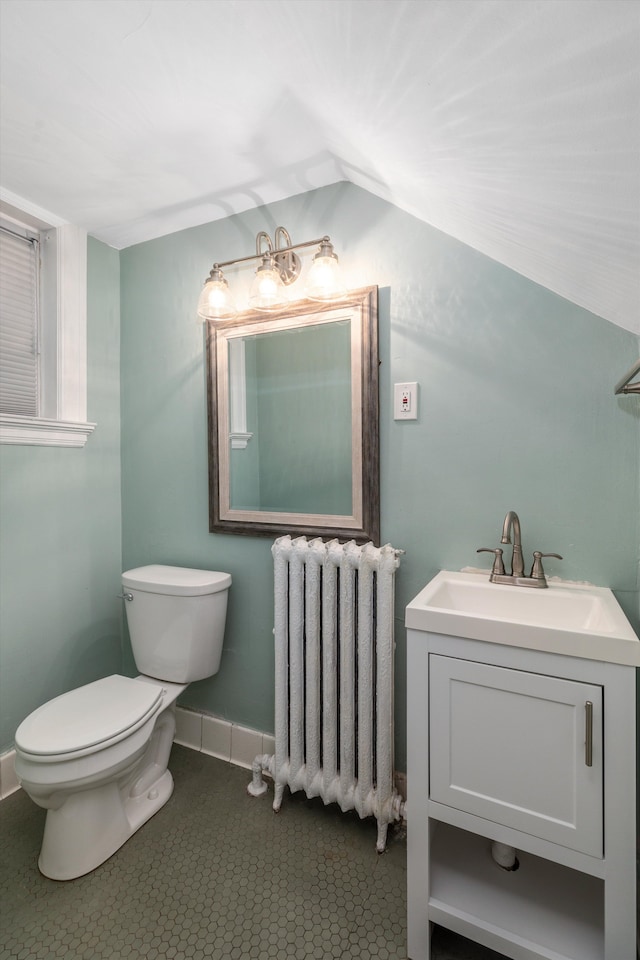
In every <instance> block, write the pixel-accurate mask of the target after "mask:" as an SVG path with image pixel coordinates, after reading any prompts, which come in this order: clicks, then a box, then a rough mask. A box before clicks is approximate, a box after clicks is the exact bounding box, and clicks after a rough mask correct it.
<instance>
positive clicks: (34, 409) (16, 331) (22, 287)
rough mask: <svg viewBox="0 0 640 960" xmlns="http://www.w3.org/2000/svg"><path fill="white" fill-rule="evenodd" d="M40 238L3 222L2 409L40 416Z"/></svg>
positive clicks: (0, 295) (0, 260)
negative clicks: (7, 227) (11, 228)
mask: <svg viewBox="0 0 640 960" xmlns="http://www.w3.org/2000/svg"><path fill="white" fill-rule="evenodd" d="M38 263H39V256H38V241H37V239H36V238H34V237H29V236H24V237H23V236H20V235H19V234H17V233H14V232H13V231H11V230H7V229H6V228H5V227H2V226H0V412H2V413H9V414H17V415H22V416H29V417H36V416H38Z"/></svg>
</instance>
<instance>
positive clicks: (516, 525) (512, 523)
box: [476, 510, 562, 587]
mask: <svg viewBox="0 0 640 960" xmlns="http://www.w3.org/2000/svg"><path fill="white" fill-rule="evenodd" d="M512 530H513V551H512V554H511V573H507V572H506V571H505V569H504V563H503V560H502V554H503V550H502V547H495V548H494V547H479V549H478V550H477V551H476V552H477V553H493V554H494V556H495V559H494V561H493V567H492V569H491V574H490V576H489V580H490V582H491V583H506V584H509V585H511V586H514V587H546V586H547V578H546V576H545V573H544V570H543V569H542V558H543V557H555V558H556V559H557V560H562V557H561V556H560V554H559V553H541V552H540V550H534V551H533V566H532V567H531V573H530V574H529V576H528V577H525V575H524V560H523V557H522V533H521V530H520V518H519V516H518V514H517V513H516V512H515V510H509V512H508V513H507V515H506V517H505V518H504V524H503V526H502V536H501V538H500V543H511V531H512Z"/></svg>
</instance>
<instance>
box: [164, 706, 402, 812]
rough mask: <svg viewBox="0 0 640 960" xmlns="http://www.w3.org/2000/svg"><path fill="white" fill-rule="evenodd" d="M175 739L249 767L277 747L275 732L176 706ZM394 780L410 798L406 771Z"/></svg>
mask: <svg viewBox="0 0 640 960" xmlns="http://www.w3.org/2000/svg"><path fill="white" fill-rule="evenodd" d="M174 742H175V743H179V744H180V745H181V746H183V747H190V748H191V749H192V750H199V751H200V752H201V753H207V754H209V756H211V757H218V759H220V760H226V761H227V762H228V763H233V764H235V765H236V766H239V767H246V768H247V769H249V770H250V769H251V766H252V764H253V761H254V759H255V757H257V756H259V755H260V754H265V753H266V754H267V755H269V756H271V755H272V754H273V753H275V749H276V745H275V738H274V736H273V734H271V733H263V732H262V731H260V730H253V729H251V728H250V727H243V726H240V725H238V724H235V723H230V722H229V721H228V720H222V719H221V718H220V717H214V716H212V715H211V714H207V713H201V712H200V711H198V710H191V709H189V708H187V707H176V735H175V738H174ZM267 776H268V774H267ZM393 780H394V785H395V788H396V790H397V791H398V793H399V794H400V796H401V797H402V799H403V800H406V799H407V775H406V773H400V772H398V771H396V772H395V773H394V776H393Z"/></svg>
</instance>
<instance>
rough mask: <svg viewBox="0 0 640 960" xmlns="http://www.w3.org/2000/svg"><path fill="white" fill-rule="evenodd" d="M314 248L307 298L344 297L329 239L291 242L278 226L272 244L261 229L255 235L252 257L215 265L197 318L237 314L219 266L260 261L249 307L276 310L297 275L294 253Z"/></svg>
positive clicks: (224, 317) (298, 270) (224, 316)
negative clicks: (314, 253) (254, 250)
mask: <svg viewBox="0 0 640 960" xmlns="http://www.w3.org/2000/svg"><path fill="white" fill-rule="evenodd" d="M316 245H317V246H319V249H318V252H317V253H316V255H315V256H314V258H313V261H312V263H311V266H310V268H309V272H308V275H307V287H306V295H307V297H308V298H309V299H310V300H336V299H338V298H339V297H342V296H344V295H345V293H346V288H345V286H344V284H343V283H342V280H341V278H340V269H339V267H338V257H337V256H336V254H335V253H334V250H333V244H332V243H331V240H330V238H329V237H321V238H320V239H319V240H307V241H305V242H304V243H291V237H290V236H289V233H288V232H287V230H285V228H284V227H277V228H276V232H275V241H272V240H271V237H270V236H269V234H268V233H266V232H265V231H264V230H261V231H260V232H259V233H258V234H257V236H256V252H255V253H254V254H251V255H250V256H248V257H238V258H237V259H235V260H226V261H224V262H222V263H214V265H213V267H212V268H211V272H210V274H209V276H208V277H207V280H206V281H205V285H204V287H203V289H202V293H201V294H200V299H199V301H198V316H199V317H200V318H201V319H202V320H230V319H231V318H232V317H235V315H236V313H237V312H238V311H237V308H236V306H235V303H234V302H233V297H232V296H231V291H230V290H229V284H228V283H227V281H226V279H225V277H224V275H223V273H222V267H231V266H233V265H234V264H236V263H245V262H246V261H248V260H260V261H261V262H260V265H259V266H258V269H257V270H256V275H255V278H254V281H253V284H252V286H251V291H250V293H249V306H250V307H251V308H253V309H256V310H265V311H269V310H278V309H279V308H280V307H282V306H283V305H284V304H286V303H287V300H288V299H289V298H288V295H287V291H286V287H288V286H289V285H290V284H292V283H294V282H295V281H296V280H297V279H298V277H299V276H300V269H301V262H300V257H299V256H298V255H297V254H296V253H295V252H294V251H295V250H300V249H301V248H303V247H313V246H316Z"/></svg>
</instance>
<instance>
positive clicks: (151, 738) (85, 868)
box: [15, 564, 231, 880]
mask: <svg viewBox="0 0 640 960" xmlns="http://www.w3.org/2000/svg"><path fill="white" fill-rule="evenodd" d="M230 585H231V576H230V574H228V573H220V572H215V571H211V570H190V569H188V568H186V567H169V566H162V565H159V564H153V565H150V566H146V567H138V568H136V569H135V570H129V571H127V572H126V573H123V575H122V586H123V588H124V590H123V596H124V600H125V608H126V611H127V623H128V627H129V634H130V637H131V646H132V649H133V655H134V658H135V661H136V666H137V668H138V670H139V671H140V673H141V675H140V676H138V677H136V678H135V679H133V678H131V677H123V676H119V675H114V676H110V677H105V678H103V679H102V680H96V681H95V682H94V683H88V684H86V685H85V686H83V687H79V688H78V689H77V690H71V691H70V692H69V693H65V694H63V695H62V696H60V697H56V698H55V699H54V700H50V701H49V702H48V703H45V704H43V706H41V707H38V709H37V710H35V711H34V712H33V713H32V714H30V715H29V716H28V717H27V718H26V719H25V720H23V722H22V723H21V724H20V726H19V727H18V729H17V731H16V760H15V767H16V774H17V776H18V779H19V781H20V783H21V785H22V787H23V789H24V790H25V791H26V793H28V795H29V796H30V797H31V799H32V800H33V801H34V802H35V803H37V804H38V805H39V806H41V807H44V808H45V809H46V810H47V817H46V821H45V828H44V837H43V841H42V850H41V851H40V857H39V860H38V866H39V868H40V871H41V873H43V874H44V875H45V877H50V878H51V879H52V880H72V879H73V878H75V877H81V876H82V875H83V874H85V873H89V872H90V871H91V870H94V869H95V868H96V867H98V866H99V865H100V864H101V863H104V861H105V860H107V859H108V858H109V857H110V856H111V855H112V854H113V853H115V851H116V850H117V849H118V848H119V847H121V846H122V844H123V843H125V842H126V841H127V840H128V838H129V837H130V836H131V835H132V834H133V833H135V832H136V830H138V828H139V827H141V826H142V825H143V824H144V823H145V822H146V821H147V820H148V819H149V818H150V817H152V816H153V814H154V813H157V811H158V810H159V809H160V808H161V807H162V806H163V805H164V804H165V803H166V802H167V800H168V799H169V797H170V796H171V794H172V792H173V778H172V776H171V773H170V772H169V770H168V769H167V764H168V762H169V754H170V752H171V745H172V743H173V737H174V734H175V703H176V700H177V698H178V697H179V696H180V694H181V693H182V692H183V691H184V690H185V689H186V687H187V686H188V684H189V683H191V682H192V681H193V680H203V679H204V678H205V677H211V676H213V675H214V674H215V673H217V672H218V669H219V667H220V657H221V655H222V642H223V638H224V627H225V619H226V612H227V596H228V592H229V587H230Z"/></svg>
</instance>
